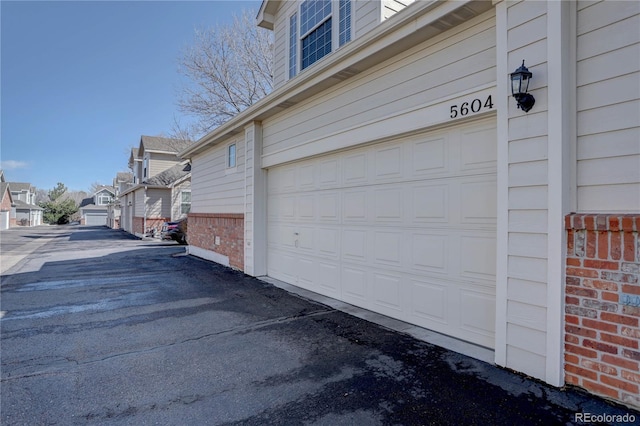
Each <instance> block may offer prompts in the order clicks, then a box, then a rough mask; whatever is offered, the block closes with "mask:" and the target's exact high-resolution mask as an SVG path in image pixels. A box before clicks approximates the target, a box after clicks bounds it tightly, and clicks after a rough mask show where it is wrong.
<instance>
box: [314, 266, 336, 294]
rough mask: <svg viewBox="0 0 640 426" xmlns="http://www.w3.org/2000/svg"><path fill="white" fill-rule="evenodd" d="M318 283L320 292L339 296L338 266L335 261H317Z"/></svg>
mask: <svg viewBox="0 0 640 426" xmlns="http://www.w3.org/2000/svg"><path fill="white" fill-rule="evenodd" d="M317 276H318V279H317V282H318V285H319V286H320V287H321V288H322V289H323V291H322V293H323V294H326V295H328V296H331V297H336V298H339V297H340V268H339V266H338V264H337V262H336V263H328V262H319V263H318V275H317Z"/></svg>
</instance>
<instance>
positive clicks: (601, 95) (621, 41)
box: [577, 2, 640, 212]
mask: <svg viewBox="0 0 640 426" xmlns="http://www.w3.org/2000/svg"><path fill="white" fill-rule="evenodd" d="M577 27H578V36H577V37H578V38H577V59H578V63H577V81H578V87H577V105H578V117H577V119H578V124H577V125H578V145H577V159H578V165H577V183H578V211H583V212H604V211H607V212H634V211H636V212H637V211H640V31H638V28H640V3H638V2H600V3H593V2H580V4H579V11H578V22H577ZM611 64H616V66H611Z"/></svg>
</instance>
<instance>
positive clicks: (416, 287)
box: [410, 279, 449, 324]
mask: <svg viewBox="0 0 640 426" xmlns="http://www.w3.org/2000/svg"><path fill="white" fill-rule="evenodd" d="M410 285H411V302H410V303H411V311H412V313H413V314H414V315H416V316H418V317H421V318H423V319H427V320H430V321H436V322H438V323H440V324H447V320H446V318H447V316H448V315H447V307H448V302H447V300H448V298H449V296H448V294H449V283H447V282H444V281H437V280H432V281H430V282H426V281H421V280H420V281H419V280H415V279H414V280H410Z"/></svg>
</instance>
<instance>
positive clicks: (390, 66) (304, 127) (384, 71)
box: [263, 11, 496, 156]
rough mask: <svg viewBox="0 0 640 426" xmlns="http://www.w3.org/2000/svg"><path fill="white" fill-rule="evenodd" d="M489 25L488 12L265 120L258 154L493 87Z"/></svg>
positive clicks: (492, 42) (492, 39)
mask: <svg viewBox="0 0 640 426" xmlns="http://www.w3.org/2000/svg"><path fill="white" fill-rule="evenodd" d="M494 25H495V19H494V17H493V13H492V12H491V11H490V12H488V13H485V14H483V15H481V16H480V17H477V18H475V19H472V20H471V21H469V22H466V23H464V24H462V25H460V26H459V27H456V28H454V29H452V30H450V31H448V32H446V33H444V34H442V35H440V36H437V37H434V38H433V39H431V40H429V41H427V42H424V43H421V44H420V45H418V46H416V47H414V48H411V49H409V50H407V51H404V52H402V53H400V54H399V55H398V56H396V57H394V58H392V59H390V60H387V61H385V62H384V63H382V64H380V65H378V66H375V67H373V68H372V69H371V70H369V71H366V72H363V73H360V74H358V75H356V76H354V77H352V78H350V79H348V80H347V81H345V82H342V83H339V84H336V85H335V86H333V87H332V88H331V89H328V90H326V91H325V92H323V93H322V94H321V95H319V96H316V97H313V98H311V99H309V100H307V101H304V102H301V103H300V104H298V105H296V108H291V109H289V110H285V111H283V112H282V113H280V114H278V115H276V116H274V117H273V118H270V119H268V120H265V122H264V123H263V125H264V148H263V154H264V155H265V156H269V155H270V154H273V153H277V152H282V151H284V150H289V149H291V148H293V147H296V146H300V145H303V144H309V143H310V142H311V141H315V140H320V139H321V138H322V137H323V136H325V135H327V134H338V133H340V132H341V131H344V130H346V129H349V128H351V127H353V124H354V123H368V122H374V121H377V120H380V119H384V118H388V117H389V116H391V115H395V114H398V112H399V111H407V110H409V109H411V108H415V107H418V106H421V105H424V104H427V103H429V102H430V101H435V100H437V99H441V98H443V97H445V96H450V95H451V94H452V93H457V92H463V91H465V90H471V89H473V88H476V87H478V86H481V85H483V84H484V85H486V84H491V83H493V82H494V81H495V73H496V70H495V28H494ZM314 143H317V144H322V141H319V142H314ZM347 146H349V141H345V146H344V147H347Z"/></svg>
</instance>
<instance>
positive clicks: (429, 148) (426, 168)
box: [408, 136, 449, 178]
mask: <svg viewBox="0 0 640 426" xmlns="http://www.w3.org/2000/svg"><path fill="white" fill-rule="evenodd" d="M447 147H448V144H447V138H446V137H445V136H437V137H434V138H427V139H425V140H417V141H413V142H412V149H411V151H410V152H411V160H410V162H409V163H408V164H411V165H412V167H411V171H412V176H413V177H422V178H426V177H429V175H436V176H438V175H442V174H445V173H447V172H448V171H449V160H448V158H449V155H448V150H447Z"/></svg>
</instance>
